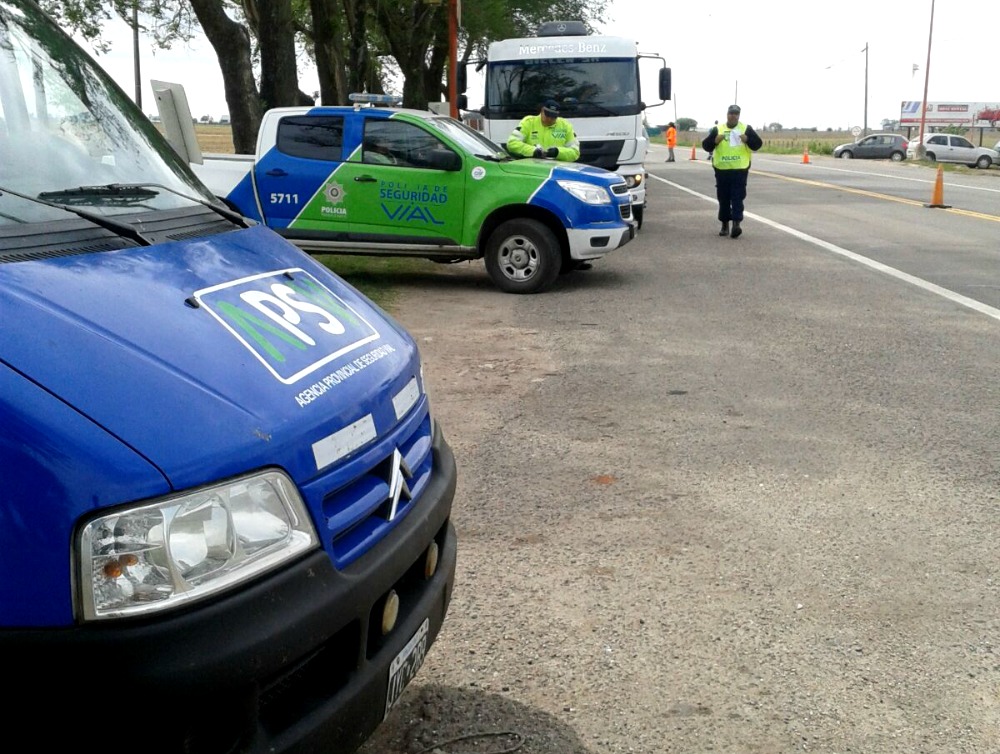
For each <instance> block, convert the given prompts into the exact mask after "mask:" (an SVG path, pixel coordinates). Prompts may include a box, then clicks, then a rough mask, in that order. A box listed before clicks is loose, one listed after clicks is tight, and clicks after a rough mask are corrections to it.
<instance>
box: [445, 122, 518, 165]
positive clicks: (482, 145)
mask: <svg viewBox="0 0 1000 754" xmlns="http://www.w3.org/2000/svg"><path fill="white" fill-rule="evenodd" d="M430 120H431V123H432V124H433V125H434V127H435V128H437V129H438V130H439V131H441V132H442V133H444V134H447V135H448V136H449V137H451V138H452V139H454V140H455V141H457V142H458V143H459V144H461V145H462V146H463V147H465V148H466V149H468V150H469V151H470V152H472V154H474V155H477V156H479V157H497V156H500V157H506V155H507V153H506V152H504V150H503V148H502V147H500V146H499V145H497V144H495V143H494V142H492V141H490V140H489V139H487V138H486V137H485V136H483V135H482V134H481V133H479V132H478V131H476V130H474V129H472V128H469V127H468V126H467V125H465V124H464V123H462V122H461V121H457V120H455V119H454V118H445V117H439V118H431V119H430Z"/></svg>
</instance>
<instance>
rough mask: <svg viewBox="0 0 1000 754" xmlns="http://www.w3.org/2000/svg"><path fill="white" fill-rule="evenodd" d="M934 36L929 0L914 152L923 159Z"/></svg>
mask: <svg viewBox="0 0 1000 754" xmlns="http://www.w3.org/2000/svg"><path fill="white" fill-rule="evenodd" d="M933 38H934V0H931V28H930V31H929V32H928V33H927V65H925V66H924V101H923V102H921V103H920V136H919V138H918V139H917V148H916V149H915V150H914V152H915V153H916V155H917V159H918V160H922V159H924V157H925V156H926V155H927V147H925V146H924V128H925V127H926V124H927V85H928V84H929V83H930V80H931V40H932V39H933Z"/></svg>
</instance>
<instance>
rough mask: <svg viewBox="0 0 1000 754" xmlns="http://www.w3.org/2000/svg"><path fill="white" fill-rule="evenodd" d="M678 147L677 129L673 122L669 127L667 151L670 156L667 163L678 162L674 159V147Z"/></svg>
mask: <svg viewBox="0 0 1000 754" xmlns="http://www.w3.org/2000/svg"><path fill="white" fill-rule="evenodd" d="M676 146H677V127H676V126H674V124H673V121H671V122H670V123H669V124H668V125H667V149H668V150H669V154H668V156H667V162H677V160H675V159H674V147H676Z"/></svg>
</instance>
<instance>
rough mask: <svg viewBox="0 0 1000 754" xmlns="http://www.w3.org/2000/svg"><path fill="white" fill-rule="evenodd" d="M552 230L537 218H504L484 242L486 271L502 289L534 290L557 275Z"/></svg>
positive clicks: (557, 252)
mask: <svg viewBox="0 0 1000 754" xmlns="http://www.w3.org/2000/svg"><path fill="white" fill-rule="evenodd" d="M561 266H562V252H561V251H560V249H559V241H558V240H556V237H555V234H554V233H553V232H552V231H551V230H549V229H548V228H547V227H545V225H543V224H542V223H540V222H538V221H537V220H508V221H507V222H505V223H501V224H500V225H498V226H497V228H496V230H494V231H493V233H492V234H490V237H489V240H488V241H487V242H486V271H487V272H488V273H489V274H490V277H491V278H492V279H493V282H494V284H495V285H496V286H497V288H499V289H500V290H502V291H504V292H505V293H538V292H540V291H543V290H545V289H546V288H548V287H549V286H550V285H552V283H553V282H554V281H555V279H556V278H557V277H558V276H559V268H560V267H561Z"/></svg>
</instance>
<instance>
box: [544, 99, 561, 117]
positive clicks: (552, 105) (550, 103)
mask: <svg viewBox="0 0 1000 754" xmlns="http://www.w3.org/2000/svg"><path fill="white" fill-rule="evenodd" d="M542 112H543V113H545V115H547V116H548V117H550V118H558V117H559V103H558V102H556V101H555V100H554V99H549V100H545V102H544V103H542Z"/></svg>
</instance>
